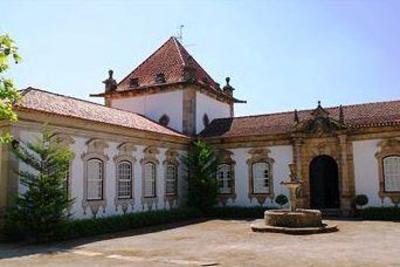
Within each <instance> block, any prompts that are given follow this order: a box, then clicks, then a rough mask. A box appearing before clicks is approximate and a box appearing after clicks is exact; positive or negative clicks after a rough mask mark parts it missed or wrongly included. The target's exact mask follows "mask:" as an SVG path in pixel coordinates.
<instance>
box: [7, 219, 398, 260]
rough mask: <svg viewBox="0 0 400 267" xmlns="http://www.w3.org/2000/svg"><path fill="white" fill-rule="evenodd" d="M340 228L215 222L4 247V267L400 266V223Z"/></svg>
mask: <svg viewBox="0 0 400 267" xmlns="http://www.w3.org/2000/svg"><path fill="white" fill-rule="evenodd" d="M329 222H330V223H336V224H338V225H339V227H340V231H339V232H337V233H330V234H320V235H310V236H290V235H282V234H273V233H252V232H251V231H250V230H249V224H250V221H245V220H211V221H204V222H195V223H188V224H185V225H167V226H164V227H163V228H147V229H142V230H138V231H132V232H127V233H123V234H121V235H118V236H115V235H113V236H102V237H97V238H94V239H93V238H92V239H80V240H74V241H68V242H63V243H57V244H52V245H48V246H39V247H30V246H22V245H5V244H1V245H0V266H85V265H86V266H341V267H344V266H400V223H398V222H374V221H361V222H358V221H329Z"/></svg>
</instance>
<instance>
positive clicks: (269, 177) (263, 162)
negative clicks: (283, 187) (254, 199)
mask: <svg viewBox="0 0 400 267" xmlns="http://www.w3.org/2000/svg"><path fill="white" fill-rule="evenodd" d="M257 164H265V165H266V169H264V177H263V178H257V179H256V177H255V172H254V168H255V166H256V165H257ZM251 168H252V177H251V179H252V182H253V187H252V194H254V195H258V194H270V193H271V164H270V163H269V162H268V161H256V162H253V163H252V164H251ZM266 170H268V178H265V171H266ZM256 180H261V181H263V184H264V188H265V187H266V186H265V181H266V180H267V181H268V187H267V188H268V189H267V190H266V192H264V191H263V192H256Z"/></svg>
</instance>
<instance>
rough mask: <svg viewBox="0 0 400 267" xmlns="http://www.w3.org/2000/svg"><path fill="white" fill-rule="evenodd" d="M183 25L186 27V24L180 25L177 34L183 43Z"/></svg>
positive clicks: (177, 37)
mask: <svg viewBox="0 0 400 267" xmlns="http://www.w3.org/2000/svg"><path fill="white" fill-rule="evenodd" d="M183 27H185V25H183V24H181V25H179V32H178V34H177V36H176V39H178V40H179V41H180V42H181V43H182V42H183Z"/></svg>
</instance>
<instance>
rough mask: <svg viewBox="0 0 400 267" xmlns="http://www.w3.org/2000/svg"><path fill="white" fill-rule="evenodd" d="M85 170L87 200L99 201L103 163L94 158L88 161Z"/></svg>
mask: <svg viewBox="0 0 400 267" xmlns="http://www.w3.org/2000/svg"><path fill="white" fill-rule="evenodd" d="M87 168H88V169H87V173H88V177H87V178H88V179H87V199H88V200H101V199H103V179H104V168H103V161H102V160H100V159H96V158H93V159H89V160H88V163H87Z"/></svg>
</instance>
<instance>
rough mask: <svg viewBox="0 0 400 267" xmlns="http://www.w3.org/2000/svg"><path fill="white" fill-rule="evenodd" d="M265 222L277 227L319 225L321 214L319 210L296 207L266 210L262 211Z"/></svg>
mask: <svg viewBox="0 0 400 267" xmlns="http://www.w3.org/2000/svg"><path fill="white" fill-rule="evenodd" d="M264 219H265V224H266V225H270V226H279V227H293V228H296V227H321V226H322V215H321V212H320V211H319V210H307V209H296V211H290V210H267V211H265V213H264Z"/></svg>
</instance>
